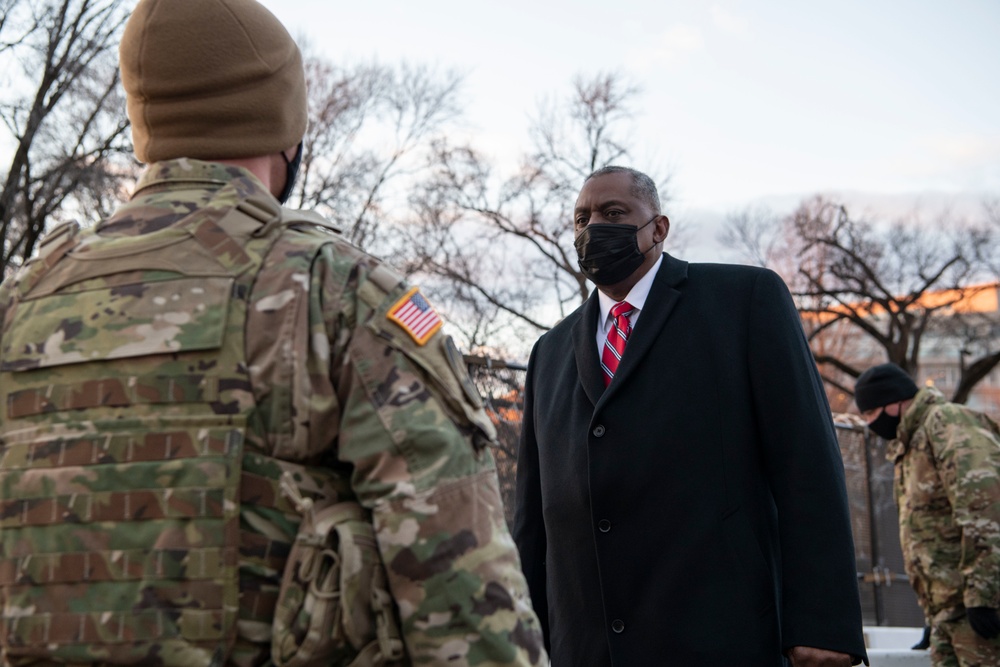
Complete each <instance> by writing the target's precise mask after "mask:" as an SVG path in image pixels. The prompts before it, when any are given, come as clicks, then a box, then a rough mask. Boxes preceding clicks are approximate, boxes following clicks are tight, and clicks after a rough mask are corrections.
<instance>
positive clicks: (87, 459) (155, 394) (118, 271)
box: [0, 188, 290, 667]
mask: <svg viewBox="0 0 1000 667" xmlns="http://www.w3.org/2000/svg"><path fill="white" fill-rule="evenodd" d="M223 196H224V197H230V198H231V197H232V196H233V193H232V192H230V191H227V188H223V189H222V190H220V191H219V199H221V198H222V197H223ZM259 208H260V206H246V202H241V204H240V205H238V206H236V207H233V206H231V205H230V206H228V207H227V206H223V205H219V206H212V205H211V204H210V205H209V206H207V207H205V208H203V209H199V210H198V211H196V212H195V213H192V214H191V215H189V216H188V218H186V219H185V220H184V221H182V222H180V223H178V224H177V225H174V226H172V227H171V228H169V229H167V230H163V232H162V233H159V232H153V233H151V234H146V235H141V236H136V237H109V238H103V237H97V236H95V235H94V234H92V233H87V232H84V233H80V234H67V235H65V236H66V238H61V239H59V242H58V245H59V248H58V252H53V254H52V255H50V256H49V257H50V258H52V259H55V258H57V257H58V261H46V262H43V263H40V265H39V267H38V268H37V269H35V270H31V269H29V270H28V271H27V272H26V273H25V275H24V276H23V278H22V279H21V280H20V281H19V284H18V288H19V298H17V299H15V302H14V304H12V306H11V309H13V310H14V312H13V313H10V312H9V313H8V320H7V324H6V328H5V329H4V335H3V348H2V349H0V397H2V401H0V410H4V413H5V414H4V419H3V421H2V422H0V425H2V432H0V438H2V440H0V499H2V500H0V603H2V619H0V622H2V626H0V643H2V645H3V650H4V654H5V658H6V659H7V660H8V662H10V663H11V664H14V665H18V664H29V663H30V662H31V661H32V660H34V659H36V658H40V659H42V660H43V661H55V662H67V663H88V662H99V663H106V664H116V663H118V664H143V665H153V666H156V665H178V666H179V665H185V666H190V667H198V666H200V665H206V666H207V665H211V664H221V661H222V660H224V656H225V655H226V652H227V651H228V650H229V647H230V646H231V645H232V642H233V640H234V637H235V624H236V619H237V615H238V609H239V606H240V604H241V601H240V599H239V589H238V566H239V564H240V558H241V556H240V553H241V552H243V553H244V554H246V555H249V556H252V557H253V558H254V559H256V560H257V561H258V562H261V563H267V564H271V565H273V566H275V567H280V565H281V563H282V562H283V558H284V557H286V556H287V545H282V544H281V543H280V542H276V541H274V540H271V539H268V538H266V537H264V536H260V535H254V534H247V533H243V534H241V532H240V523H239V521H240V505H241V503H246V502H247V501H250V502H252V503H256V504H258V505H260V506H262V507H270V508H272V509H273V511H276V512H286V511H290V508H286V507H282V506H281V503H280V501H279V498H280V494H277V495H276V491H275V488H276V481H274V480H270V479H268V478H267V475H266V474H261V473H258V472H253V471H247V470H245V469H244V466H243V463H244V454H245V452H244V443H245V439H246V438H245V435H246V433H245V432H246V425H247V422H248V419H250V417H251V415H252V413H253V410H254V407H255V405H254V401H253V395H252V392H251V391H250V384H249V379H248V375H247V371H246V361H245V359H244V350H245V343H244V329H245V323H246V309H247V297H248V295H249V293H250V290H251V287H252V283H253V280H254V278H255V276H256V273H257V271H258V270H259V267H260V265H261V262H262V260H263V257H264V256H265V255H266V253H267V251H268V249H269V248H270V246H271V244H272V243H273V241H274V240H275V239H276V238H277V235H278V233H280V231H281V227H280V226H276V227H274V233H273V234H270V235H261V236H253V235H246V234H243V235H242V236H243V238H240V239H237V238H234V236H233V235H231V234H230V233H229V232H228V231H227V230H228V229H236V230H241V231H245V230H246V229H247V228H248V224H249V227H251V228H252V227H253V226H254V224H257V225H258V226H259V227H262V226H264V225H266V224H267V223H268V222H270V221H271V219H272V218H273V217H274V216H275V215H278V214H277V212H276V211H274V210H270V217H268V216H267V215H264V216H258V215H256V214H255V213H254V211H256V210H257V209H259ZM263 212H264V213H267V209H266V207H265V209H264V210H263ZM241 480H242V481H241ZM241 485H242V486H241ZM283 551H284V552H285V553H284V555H283V554H282V552H283ZM269 597H272V596H269V595H268V594H266V593H259V594H255V593H253V592H251V593H250V594H249V595H248V600H247V601H246V602H249V603H250V604H251V606H252V607H253V608H254V609H251V610H250V611H249V612H248V614H244V615H249V616H251V617H253V616H261V617H263V616H264V615H265V614H266V613H267V612H266V607H267V606H268V605H269V604H270V605H272V606H273V601H271V600H269V599H268V598H269ZM255 609H258V610H260V609H263V611H255Z"/></svg>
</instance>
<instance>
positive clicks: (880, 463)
mask: <svg viewBox="0 0 1000 667" xmlns="http://www.w3.org/2000/svg"><path fill="white" fill-rule="evenodd" d="M465 361H466V364H467V365H468V368H469V374H470V375H471V376H472V380H473V382H474V383H475V384H476V386H477V387H478V388H479V393H480V394H481V395H482V397H483V402H484V403H485V405H486V411H487V413H488V414H489V416H490V418H491V420H492V421H493V424H494V426H496V429H497V440H498V444H497V447H496V448H495V449H494V451H493V454H494V458H495V459H496V463H497V473H498V476H499V478H500V492H501V494H502V495H503V500H504V513H505V515H506V517H507V525H508V526H511V525H513V521H514V485H515V477H516V474H517V440H518V437H519V434H520V432H521V414H522V411H523V409H524V403H523V395H524V380H525V371H526V368H525V367H524V366H522V365H519V364H512V363H508V362H503V361H497V360H492V359H488V358H484V357H473V356H466V357H465ZM835 425H836V427H837V438H838V440H839V443H840V453H841V456H842V457H843V459H844V471H845V473H846V476H847V495H848V501H849V503H850V511H851V527H852V529H853V532H854V553H855V559H856V561H857V566H858V588H859V591H860V593H861V608H862V615H863V619H864V622H865V624H866V625H886V626H904V627H920V626H922V625H923V623H924V621H923V613H922V612H921V610H920V607H919V606H918V605H917V600H916V596H915V595H914V593H913V590H912V589H911V588H910V585H909V582H908V580H907V577H906V574H905V573H904V569H903V553H902V549H901V548H900V546H899V528H898V524H897V514H896V506H895V501H894V500H893V491H892V481H893V465H892V463H891V462H889V461H887V460H886V458H885V450H886V442H885V441H884V440H882V439H881V438H878V437H876V436H874V435H872V434H871V433H870V432H869V431H868V430H867V429H865V428H864V426H863V424H861V423H860V422H859V421H858V420H857V418H856V417H851V416H849V415H844V416H839V415H838V416H837V419H836V421H835Z"/></svg>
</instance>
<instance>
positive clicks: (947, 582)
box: [855, 364, 1000, 667]
mask: <svg viewBox="0 0 1000 667" xmlns="http://www.w3.org/2000/svg"><path fill="white" fill-rule="evenodd" d="M855 401H856V402H857V405H858V409H859V410H861V412H862V416H863V417H864V419H865V421H866V422H867V423H868V425H869V427H870V428H871V429H872V430H873V431H874V432H875V433H876V434H878V435H880V436H881V437H883V438H885V439H886V440H890V441H891V442H890V444H889V448H888V458H889V460H891V461H894V462H895V476H896V480H895V496H896V505H897V507H898V508H899V536H900V543H901V544H902V547H903V557H904V561H905V564H906V572H907V574H908V575H909V578H910V584H911V585H912V586H913V590H914V591H915V592H916V594H917V599H918V600H919V602H920V605H921V607H922V608H923V610H924V614H925V616H926V618H927V625H928V626H929V627H930V631H931V632H930V648H931V657H932V661H933V664H934V665H937V666H939V667H973V666H975V667H996V666H1000V616H998V614H997V608H998V606H1000V426H998V425H997V423H996V422H995V421H993V420H992V419H990V418H989V417H988V416H986V415H984V414H982V413H980V412H977V411H975V410H971V409H969V408H967V407H965V406H964V405H959V404H956V403H949V402H948V401H946V400H945V398H944V396H943V395H942V394H941V392H940V391H938V390H937V389H935V388H934V387H925V388H923V389H920V390H919V391H918V390H917V386H916V384H915V383H914V382H913V380H912V379H910V377H909V376H907V375H906V373H905V372H904V371H903V369H902V368H900V367H899V366H897V365H895V364H882V365H879V366H875V367H873V368H870V369H868V370H867V371H865V372H864V373H863V374H862V375H861V376H860V377H859V378H858V381H857V384H856V386H855Z"/></svg>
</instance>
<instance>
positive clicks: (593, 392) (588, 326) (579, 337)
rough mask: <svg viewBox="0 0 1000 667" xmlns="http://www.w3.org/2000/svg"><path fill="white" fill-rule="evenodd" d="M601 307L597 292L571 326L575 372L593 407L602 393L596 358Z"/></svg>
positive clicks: (591, 295)
mask: <svg viewBox="0 0 1000 667" xmlns="http://www.w3.org/2000/svg"><path fill="white" fill-rule="evenodd" d="M600 313H601V306H600V302H599V301H598V300H597V290H594V291H593V292H591V294H590V298H589V299H587V302H586V303H585V304H583V310H582V312H581V313H580V317H579V319H577V321H576V324H574V325H573V350H574V351H575V353H576V371H577V374H578V375H579V376H580V384H581V385H583V391H584V393H585V394H587V398H589V399H590V402H591V403H593V404H594V405H597V401H598V400H600V398H601V394H603V393H604V373H603V372H602V371H601V363H600V361H599V358H598V356H597V318H598V317H600Z"/></svg>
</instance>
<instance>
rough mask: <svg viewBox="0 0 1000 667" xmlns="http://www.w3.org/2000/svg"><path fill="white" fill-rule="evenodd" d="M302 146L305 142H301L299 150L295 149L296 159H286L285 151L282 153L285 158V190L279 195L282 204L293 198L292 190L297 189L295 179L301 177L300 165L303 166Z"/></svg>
mask: <svg viewBox="0 0 1000 667" xmlns="http://www.w3.org/2000/svg"><path fill="white" fill-rule="evenodd" d="M302 144H303V142H301V141H300V142H299V145H298V148H296V149H295V157H293V158H292V159H291V160H289V159H288V158H287V157H285V153H284V151H282V153H281V157H283V158H285V188H284V189H283V190H282V191H281V194H280V195H278V201H279V202H281V203H282V204H284V203H285V202H286V201H288V198H289V197H291V196H292V188H294V187H295V177H296V176H298V175H299V165H300V164H302Z"/></svg>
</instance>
